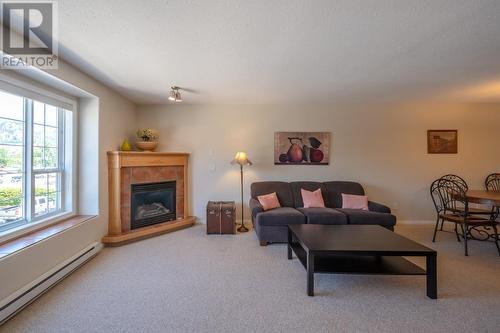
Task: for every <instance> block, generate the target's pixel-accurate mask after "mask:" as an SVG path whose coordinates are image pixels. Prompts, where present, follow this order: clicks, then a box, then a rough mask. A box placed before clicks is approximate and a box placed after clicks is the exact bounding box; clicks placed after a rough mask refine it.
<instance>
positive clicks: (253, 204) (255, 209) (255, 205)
mask: <svg viewBox="0 0 500 333" xmlns="http://www.w3.org/2000/svg"><path fill="white" fill-rule="evenodd" d="M248 206H249V207H250V211H251V212H252V217H255V216H256V215H257V214H258V213H262V212H263V211H264V207H262V205H261V204H260V202H259V200H257V199H254V198H251V199H250V203H249V204H248Z"/></svg>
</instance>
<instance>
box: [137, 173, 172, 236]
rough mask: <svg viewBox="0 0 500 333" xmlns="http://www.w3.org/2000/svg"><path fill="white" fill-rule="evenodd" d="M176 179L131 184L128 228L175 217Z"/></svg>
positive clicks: (140, 226)
mask: <svg viewBox="0 0 500 333" xmlns="http://www.w3.org/2000/svg"><path fill="white" fill-rule="evenodd" d="M175 188H176V181H175V180H174V181H166V182H158V183H145V184H144V183H142V184H132V185H131V189H132V191H131V206H130V207H131V211H130V229H137V228H142V227H146V226H149V225H153V224H157V223H162V222H166V221H173V220H175V218H176V211H175V210H176V201H175V200H176V196H175Z"/></svg>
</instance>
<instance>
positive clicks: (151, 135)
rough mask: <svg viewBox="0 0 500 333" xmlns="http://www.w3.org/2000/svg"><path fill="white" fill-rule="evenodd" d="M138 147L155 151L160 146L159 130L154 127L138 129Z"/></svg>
mask: <svg viewBox="0 0 500 333" xmlns="http://www.w3.org/2000/svg"><path fill="white" fill-rule="evenodd" d="M135 145H136V146H137V148H139V149H140V150H143V151H153V150H155V149H156V146H158V131H157V130H155V129H152V128H141V129H139V130H137V142H136V143H135Z"/></svg>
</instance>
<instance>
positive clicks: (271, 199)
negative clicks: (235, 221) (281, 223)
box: [257, 192, 281, 210]
mask: <svg viewBox="0 0 500 333" xmlns="http://www.w3.org/2000/svg"><path fill="white" fill-rule="evenodd" d="M257 200H259V203H260V204H261V205H262V208H263V209H264V210H270V209H274V208H279V207H281V206H280V202H279V200H278V197H277V196H276V192H273V193H269V194H264V195H259V196H258V197H257Z"/></svg>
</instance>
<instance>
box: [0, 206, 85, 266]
mask: <svg viewBox="0 0 500 333" xmlns="http://www.w3.org/2000/svg"><path fill="white" fill-rule="evenodd" d="M94 217H95V216H93V215H77V216H73V217H70V218H67V219H65V220H63V221H60V222H57V223H54V224H51V225H49V226H47V227H43V228H41V229H38V230H35V231H28V232H26V233H24V234H22V235H20V236H18V237H17V238H14V239H9V240H7V241H4V242H3V243H2V242H0V259H2V258H5V257H6V256H9V255H11V254H14V253H16V252H18V251H21V250H23V249H25V248H27V247H29V246H32V245H34V244H36V243H38V242H41V241H43V240H45V239H47V238H50V237H53V236H55V235H57V234H59V233H61V232H63V231H65V230H68V229H70V228H73V227H75V226H77V225H79V224H82V223H84V222H86V221H88V220H90V219H92V218H94Z"/></svg>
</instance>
